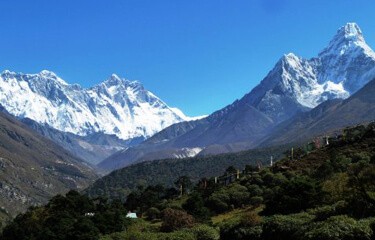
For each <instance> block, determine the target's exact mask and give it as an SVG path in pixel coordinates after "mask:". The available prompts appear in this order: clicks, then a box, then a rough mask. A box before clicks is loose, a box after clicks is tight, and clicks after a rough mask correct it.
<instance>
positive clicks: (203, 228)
mask: <svg viewBox="0 0 375 240" xmlns="http://www.w3.org/2000/svg"><path fill="white" fill-rule="evenodd" d="M192 232H193V233H194V235H195V237H196V240H218V239H219V238H220V235H219V232H218V231H217V230H216V229H215V228H213V227H210V226H207V225H205V224H201V225H197V226H195V227H194V228H193V229H192Z"/></svg>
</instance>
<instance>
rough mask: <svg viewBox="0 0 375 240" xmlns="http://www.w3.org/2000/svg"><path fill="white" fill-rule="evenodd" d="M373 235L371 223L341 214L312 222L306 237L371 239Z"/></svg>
mask: <svg viewBox="0 0 375 240" xmlns="http://www.w3.org/2000/svg"><path fill="white" fill-rule="evenodd" d="M371 235H372V230H371V228H370V226H369V223H365V222H357V221H356V220H355V219H353V218H350V217H348V216H345V215H341V216H334V217H330V218H328V219H327V220H326V221H323V222H318V223H315V224H312V225H311V226H310V227H309V229H307V231H306V232H305V234H304V238H305V239H314V240H341V239H345V240H370V239H371Z"/></svg>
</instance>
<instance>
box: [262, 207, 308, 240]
mask: <svg viewBox="0 0 375 240" xmlns="http://www.w3.org/2000/svg"><path fill="white" fill-rule="evenodd" d="M313 219H314V216H313V215H309V214H307V213H299V214H292V215H274V216H272V217H269V218H268V219H266V220H265V222H264V224H263V235H262V237H263V239H265V240H284V239H288V240H297V239H300V237H299V236H300V234H299V232H301V231H302V232H303V231H304V229H305V228H306V226H307V225H308V224H309V223H310V222H311V221H312V220H313Z"/></svg>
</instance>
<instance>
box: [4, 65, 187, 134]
mask: <svg viewBox="0 0 375 240" xmlns="http://www.w3.org/2000/svg"><path fill="white" fill-rule="evenodd" d="M0 93H1V94H0V104H1V105H3V106H4V108H5V109H6V110H7V111H8V112H10V113H11V114H13V115H15V116H18V117H20V118H26V117H27V118H30V119H33V120H35V121H37V122H39V123H43V124H48V125H49V126H51V127H53V128H56V129H58V130H61V131H64V132H71V133H74V134H78V135H87V134H91V133H95V132H103V133H106V134H115V135H117V136H118V137H119V138H121V139H130V138H136V137H143V138H147V137H149V136H151V135H153V134H154V133H156V132H158V131H160V130H162V129H163V128H165V127H167V126H169V125H171V124H173V123H177V122H180V121H184V120H189V118H187V117H185V115H183V114H181V112H180V111H177V112H175V110H174V109H173V108H170V107H169V106H168V105H167V104H165V103H164V102H163V101H161V100H160V99H159V98H158V97H156V96H155V95H154V94H152V93H151V92H149V91H147V90H146V89H145V88H144V87H143V85H142V84H141V83H139V82H138V81H129V80H126V79H124V78H120V77H119V76H117V75H116V74H112V75H111V77H110V78H108V79H107V80H106V81H104V82H102V83H100V84H98V85H96V86H94V87H91V88H88V89H83V88H81V87H80V86H79V85H76V84H74V85H70V84H67V83H66V82H65V81H64V80H62V79H61V78H60V77H58V76H57V75H56V74H55V73H53V72H50V71H47V70H43V71H41V72H40V73H37V74H23V73H15V72H11V71H8V70H6V71H4V72H3V73H1V75H0Z"/></svg>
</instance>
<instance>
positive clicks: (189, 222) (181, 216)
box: [161, 208, 194, 232]
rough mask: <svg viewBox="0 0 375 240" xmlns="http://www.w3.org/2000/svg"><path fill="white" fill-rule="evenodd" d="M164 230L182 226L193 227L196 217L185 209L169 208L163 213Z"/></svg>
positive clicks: (168, 230) (173, 229)
mask: <svg viewBox="0 0 375 240" xmlns="http://www.w3.org/2000/svg"><path fill="white" fill-rule="evenodd" d="M162 215H163V223H162V226H161V228H162V230H163V231H166V232H171V231H175V230H179V229H182V228H191V227H192V226H193V224H194V218H193V217H192V216H191V215H189V214H187V213H186V212H185V211H181V210H176V209H171V208H167V209H164V211H163V213H162Z"/></svg>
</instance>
